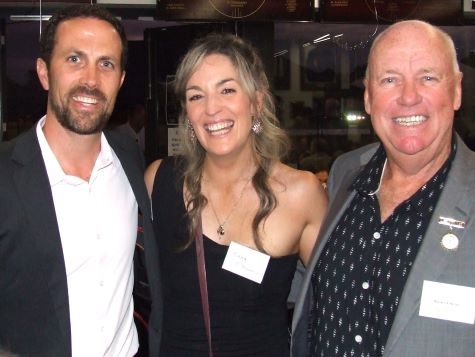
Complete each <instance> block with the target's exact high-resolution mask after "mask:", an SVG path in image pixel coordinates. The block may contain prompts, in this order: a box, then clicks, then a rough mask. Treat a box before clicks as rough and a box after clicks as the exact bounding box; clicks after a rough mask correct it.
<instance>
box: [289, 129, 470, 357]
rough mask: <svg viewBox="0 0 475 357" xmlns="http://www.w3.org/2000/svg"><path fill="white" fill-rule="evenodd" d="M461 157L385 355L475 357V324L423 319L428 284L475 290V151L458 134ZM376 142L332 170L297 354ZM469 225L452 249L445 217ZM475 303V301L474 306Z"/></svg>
mask: <svg viewBox="0 0 475 357" xmlns="http://www.w3.org/2000/svg"><path fill="white" fill-rule="evenodd" d="M456 140H457V145H458V149H457V153H456V156H455V159H454V161H453V163H452V167H451V169H450V172H449V176H448V178H447V182H446V186H445V188H444V190H443V192H442V194H441V196H440V198H439V202H438V204H437V206H436V209H435V211H434V213H433V215H432V219H431V222H430V224H429V227H428V230H427V232H426V235H425V238H424V241H423V242H422V245H421V247H420V250H419V253H418V255H417V257H416V260H415V262H414V265H413V267H412V269H411V272H410V275H409V277H408V280H407V282H406V285H405V288H404V290H403V293H402V296H401V301H400V303H399V307H398V310H397V313H396V316H395V319H394V322H393V325H392V328H391V331H390V334H389V337H388V340H387V343H386V347H385V353H384V356H385V357H386V356H390V357H396V356H397V357H403V356H407V357H414V356H418V357H422V356H427V357H437V356H440V357H446V356H451V357H462V356H466V357H469V356H470V357H473V356H475V325H474V324H473V323H472V324H466V323H461V322H453V321H446V320H441V319H434V318H428V317H421V316H419V307H420V302H421V292H422V284H423V282H424V280H430V281H435V282H440V283H447V284H455V285H462V286H468V287H472V288H475V222H474V221H475V220H474V216H475V153H474V152H472V151H470V150H469V149H468V148H467V146H466V145H465V144H464V143H463V141H462V140H461V139H460V137H459V136H458V135H457V137H456ZM378 145H379V144H371V145H368V146H365V147H363V148H360V149H357V150H355V151H352V152H349V153H347V154H344V155H342V156H341V157H339V158H338V159H337V160H336V161H335V163H334V165H333V167H332V170H331V174H330V177H329V183H328V189H329V197H330V205H329V208H328V212H327V216H326V219H325V220H324V222H323V224H322V227H321V229H320V234H319V238H318V242H317V244H316V246H315V247H314V250H313V252H312V257H311V260H310V263H309V265H308V269H307V271H306V273H305V276H304V279H303V282H302V289H301V291H300V294H299V296H298V298H297V301H296V306H295V310H294V316H293V321H292V331H293V333H292V342H291V356H293V357H300V356H307V355H308V351H307V328H308V318H309V312H310V311H309V310H310V308H311V302H312V300H313V291H312V283H311V275H312V272H313V270H314V268H315V264H316V262H317V260H318V258H319V256H320V254H321V252H322V249H323V247H324V246H325V243H326V242H327V240H328V238H329V236H330V234H331V233H332V231H333V229H334V228H335V225H336V224H337V223H338V221H339V219H340V217H341V215H342V214H343V212H344V211H345V209H346V208H347V206H348V204H349V203H350V202H351V200H352V198H353V196H354V195H355V192H354V191H352V190H351V189H350V188H349V187H350V185H351V183H352V181H353V179H354V178H355V176H356V175H357V174H358V173H359V172H360V170H361V169H362V168H363V166H364V165H365V164H366V163H367V162H368V160H369V159H370V158H371V156H372V155H373V154H374V152H375V151H376V149H377V147H378ZM440 216H442V217H451V218H454V219H456V220H460V221H464V222H465V228H463V229H458V228H454V233H455V234H456V235H457V236H458V237H459V239H460V243H459V246H458V249H456V250H455V251H449V250H447V249H444V248H443V247H442V245H441V238H442V237H443V236H444V235H445V234H446V233H448V232H449V227H447V226H445V225H441V224H439V223H438V220H439V217H440ZM473 303H474V304H475V301H474V302H473Z"/></svg>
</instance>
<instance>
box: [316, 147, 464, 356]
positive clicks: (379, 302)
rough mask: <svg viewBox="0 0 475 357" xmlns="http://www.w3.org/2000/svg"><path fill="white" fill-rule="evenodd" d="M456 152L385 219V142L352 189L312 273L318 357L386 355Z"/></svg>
mask: <svg viewBox="0 0 475 357" xmlns="http://www.w3.org/2000/svg"><path fill="white" fill-rule="evenodd" d="M452 143H453V144H452V150H451V154H450V156H449V158H448V159H447V160H446V162H445V163H444V165H443V166H442V167H441V168H440V170H439V171H438V172H437V173H436V174H435V175H434V176H433V177H432V178H431V179H430V180H429V181H427V182H426V183H425V184H424V185H423V186H422V187H421V188H420V189H419V190H418V191H417V192H416V193H414V195H412V197H410V198H409V199H407V200H405V201H404V202H402V203H401V204H400V205H399V206H398V207H396V209H395V210H394V212H393V213H392V214H391V215H390V216H389V217H388V218H387V219H386V221H385V222H381V218H380V217H381V215H380V208H379V202H378V198H377V195H376V193H377V191H378V189H379V185H380V181H381V176H382V173H383V171H384V165H385V162H386V153H385V151H384V149H383V147H382V146H381V147H380V148H379V149H378V150H377V151H376V153H375V154H374V155H373V157H372V158H371V160H370V161H369V163H368V164H367V165H366V166H365V168H364V169H363V171H362V172H361V173H360V174H359V175H358V176H357V177H356V178H355V180H354V182H353V184H352V188H353V189H354V190H355V191H356V195H355V197H354V198H353V200H352V201H351V203H350V205H349V206H348V208H347V209H346V211H345V213H344V214H343V215H342V217H341V219H340V221H339V223H338V225H337V226H336V228H335V230H334V231H333V233H332V234H331V236H330V237H329V239H328V241H327V243H326V245H325V247H324V248H323V251H322V254H321V256H320V258H319V260H318V262H317V264H316V266H315V269H314V271H313V274H312V285H313V290H314V296H315V300H314V303H313V307H312V312H311V314H312V315H311V318H310V324H309V351H310V356H341V357H345V356H348V357H349V356H367V357H370V356H371V357H374V356H382V354H383V352H384V347H385V344H386V341H387V338H388V335H389V331H390V329H391V326H392V323H393V320H394V316H395V314H396V311H397V308H398V304H399V300H400V298H401V295H402V292H403V289H404V285H405V283H406V280H407V276H408V275H409V272H410V270H411V267H412V265H413V263H414V260H415V258H416V255H417V252H418V250H419V247H420V245H421V242H422V240H423V238H424V234H425V232H426V229H427V227H428V225H429V221H430V219H431V217H432V213H433V212H434V209H435V206H436V204H437V201H438V198H439V196H440V193H441V192H442V190H443V188H444V185H445V181H446V178H447V174H448V172H449V169H450V164H451V162H452V161H453V158H454V156H455V151H456V144H455V140H453V141H452Z"/></svg>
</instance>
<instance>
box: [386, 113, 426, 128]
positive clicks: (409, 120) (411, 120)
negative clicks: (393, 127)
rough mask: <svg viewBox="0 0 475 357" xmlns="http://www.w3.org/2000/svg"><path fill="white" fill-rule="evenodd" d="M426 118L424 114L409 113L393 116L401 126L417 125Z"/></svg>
mask: <svg viewBox="0 0 475 357" xmlns="http://www.w3.org/2000/svg"><path fill="white" fill-rule="evenodd" d="M426 120H427V117H426V116H424V115H411V116H409V117H398V118H394V121H395V122H396V123H397V124H399V125H403V126H413V125H419V124H421V123H423V122H425V121H426Z"/></svg>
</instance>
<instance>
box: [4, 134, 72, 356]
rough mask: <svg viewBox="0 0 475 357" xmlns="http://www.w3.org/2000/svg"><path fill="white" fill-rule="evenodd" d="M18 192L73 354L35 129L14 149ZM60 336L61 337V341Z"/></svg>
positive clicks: (62, 266) (52, 213)
mask: <svg viewBox="0 0 475 357" xmlns="http://www.w3.org/2000/svg"><path fill="white" fill-rule="evenodd" d="M12 160H13V161H15V162H17V163H18V167H17V169H15V170H14V172H13V176H14V180H15V189H16V190H17V192H18V196H19V197H20V201H21V202H22V204H23V207H24V212H25V215H26V216H25V219H26V222H25V224H27V225H30V226H31V231H32V232H34V235H33V237H32V242H31V244H34V245H35V252H36V253H37V254H38V256H39V257H41V260H44V261H45V262H48V263H47V264H45V265H44V269H45V274H44V276H45V279H46V282H45V283H46V284H47V286H48V289H49V292H50V294H51V300H52V301H53V304H54V307H55V311H56V318H57V319H58V324H59V327H60V330H61V332H62V333H63V336H62V338H61V340H62V341H64V344H65V349H66V350H67V351H71V329H70V319H69V300H68V288H67V277H66V268H65V263H64V256H63V250H62V246H61V238H60V235H59V228H58V224H57V220H56V213H55V208H54V203H53V197H52V192H51V186H50V183H49V180H48V175H47V172H46V167H45V164H44V161H43V157H42V155H41V150H40V147H39V144H38V139H37V137H36V126H35V127H33V129H31V130H30V131H28V132H27V133H26V134H25V135H24V136H22V137H20V138H19V139H18V141H17V144H16V145H15V148H14V149H13V153H12ZM59 338H60V336H58V339H59Z"/></svg>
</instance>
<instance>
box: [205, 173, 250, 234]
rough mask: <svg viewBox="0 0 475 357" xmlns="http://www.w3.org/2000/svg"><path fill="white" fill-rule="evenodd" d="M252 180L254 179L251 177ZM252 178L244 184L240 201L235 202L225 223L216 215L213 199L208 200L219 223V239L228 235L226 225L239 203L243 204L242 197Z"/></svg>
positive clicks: (217, 231)
mask: <svg viewBox="0 0 475 357" xmlns="http://www.w3.org/2000/svg"><path fill="white" fill-rule="evenodd" d="M251 178H252V177H251ZM251 178H250V179H249V180H247V182H246V183H245V184H244V186H243V188H242V190H241V193H240V194H239V197H238V199H237V200H236V202H234V204H233V207H232V208H231V210H230V211H229V213H228V215H227V216H226V218H225V219H224V221H223V222H221V221H220V220H219V217H218V214H217V213H216V210H215V209H214V205H213V201H211V198H208V201H209V203H210V205H211V210H212V211H213V213H214V216H215V217H216V221H217V222H218V229H216V233H218V238H220V239H221V237H222V236H224V235H225V234H226V231H225V230H224V226H225V225H226V223H227V222H228V220H229V218H230V217H231V216H232V214H233V213H234V211H235V210H236V208H237V206H238V204H239V202H241V199H242V196H243V195H244V191H245V190H246V187H247V185H248V184H249V182H250V181H251Z"/></svg>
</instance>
